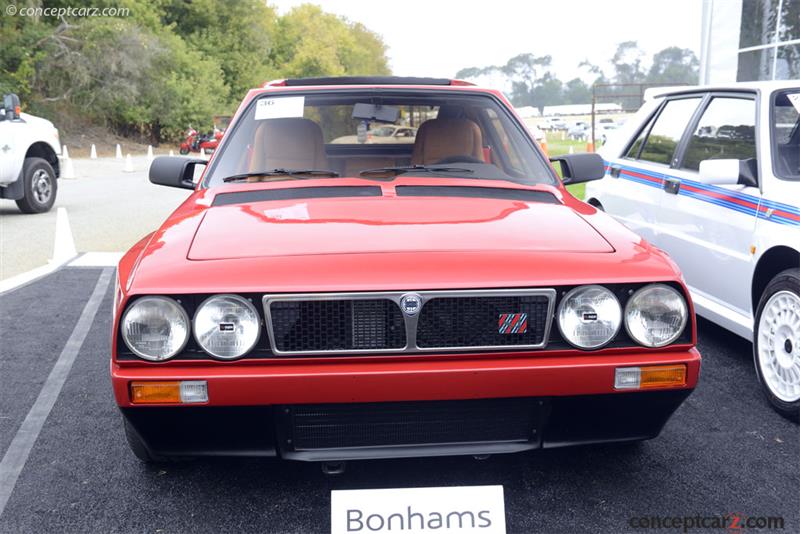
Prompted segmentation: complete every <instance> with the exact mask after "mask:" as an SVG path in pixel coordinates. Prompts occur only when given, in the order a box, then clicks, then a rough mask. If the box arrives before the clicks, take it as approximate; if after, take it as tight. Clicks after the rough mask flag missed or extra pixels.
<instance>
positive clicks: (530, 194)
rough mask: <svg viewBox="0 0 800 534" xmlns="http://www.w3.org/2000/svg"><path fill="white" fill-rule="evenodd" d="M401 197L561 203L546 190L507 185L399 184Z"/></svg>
mask: <svg viewBox="0 0 800 534" xmlns="http://www.w3.org/2000/svg"><path fill="white" fill-rule="evenodd" d="M396 191H397V196H399V197H461V198H499V199H503V200H521V201H523V202H544V203H547V204H559V202H558V199H557V198H556V197H555V196H554V195H552V194H550V193H548V192H546V191H532V190H530V189H508V188H505V187H473V186H461V185H399V186H397V188H396Z"/></svg>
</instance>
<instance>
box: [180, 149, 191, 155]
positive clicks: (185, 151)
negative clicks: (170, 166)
mask: <svg viewBox="0 0 800 534" xmlns="http://www.w3.org/2000/svg"><path fill="white" fill-rule="evenodd" d="M178 152H179V153H180V155H181V156H185V155H186V154H188V153H189V149H188V148H181V149H180V150H179V151H178Z"/></svg>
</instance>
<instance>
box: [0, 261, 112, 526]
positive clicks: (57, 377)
mask: <svg viewBox="0 0 800 534" xmlns="http://www.w3.org/2000/svg"><path fill="white" fill-rule="evenodd" d="M113 272H114V271H113V270H112V269H103V272H101V273H100V278H99V279H98V280H97V285H95V286H94V291H93V292H92V296H91V297H89V301H88V302H87V303H86V306H84V308H83V312H81V316H80V318H79V319H78V322H77V324H76V325H75V328H74V329H73V330H72V334H71V335H70V336H69V339H68V340H67V344H66V345H64V349H63V350H62V351H61V354H60V355H59V356H58V360H56V363H55V365H53V370H52V371H50V375H49V376H48V377H47V380H46V381H45V383H44V386H43V387H42V390H41V391H40V392H39V396H38V397H37V398H36V402H34V403H33V406H32V407H31V409H30V411H29V412H28V415H26V416H25V420H24V421H23V422H22V425H20V427H19V429H18V430H17V433H16V435H14V439H13V440H12V441H11V445H9V446H8V450H6V453H5V455H4V456H3V460H2V461H0V516H2V515H3V510H5V508H6V504H7V503H8V499H9V498H10V497H11V493H12V492H13V491H14V486H15V485H16V484H17V479H18V478H19V475H20V473H21V472H22V468H23V467H25V462H27V461H28V456H29V455H30V453H31V450H32V449H33V446H34V444H35V443H36V439H37V438H38V437H39V433H40V432H41V431H42V427H43V426H44V423H45V421H47V416H48V415H50V411H51V410H52V409H53V406H54V405H55V403H56V400H58V396H59V394H60V393H61V388H63V387H64V382H66V380H67V376H69V372H70V370H71V369H72V364H73V363H74V362H75V358H76V356H77V355H78V351H79V350H80V349H81V346H82V345H83V341H84V340H85V339H86V335H87V334H88V333H89V329H90V328H91V327H92V323H93V322H94V317H95V315H96V314H97V310H98V308H100V304H101V303H102V302H103V297H104V296H105V294H106V289H108V284H109V282H110V281H111V275H112V273H113Z"/></svg>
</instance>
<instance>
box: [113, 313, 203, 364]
mask: <svg viewBox="0 0 800 534" xmlns="http://www.w3.org/2000/svg"><path fill="white" fill-rule="evenodd" d="M122 339H123V340H125V344H126V345H128V348H129V349H131V351H133V353H134V354H136V355H137V356H139V357H140V358H144V359H145V360H150V361H153V362H160V361H163V360H168V359H170V358H172V357H173V356H175V355H176V354H178V353H179V352H180V351H181V350H183V347H185V346H186V342H187V341H188V340H189V316H188V315H186V312H185V311H184V309H183V308H182V307H181V305H180V304H178V303H177V302H175V301H174V300H172V299H171V298H167V297H143V298H140V299H138V300H137V301H136V302H134V303H133V304H132V305H131V306H130V307H129V308H128V309H127V310H126V311H125V315H123V316H122Z"/></svg>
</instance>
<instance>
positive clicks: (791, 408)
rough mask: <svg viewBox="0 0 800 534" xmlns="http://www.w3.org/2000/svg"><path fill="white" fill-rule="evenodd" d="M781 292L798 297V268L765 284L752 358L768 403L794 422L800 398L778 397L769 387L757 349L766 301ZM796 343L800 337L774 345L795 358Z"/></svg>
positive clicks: (798, 417)
mask: <svg viewBox="0 0 800 534" xmlns="http://www.w3.org/2000/svg"><path fill="white" fill-rule="evenodd" d="M781 292H786V293H789V294H793V295H794V296H796V297H797V298H798V299H800V269H787V270H785V271H782V272H781V273H778V275H776V276H775V277H774V278H773V279H772V280H771V281H770V283H769V284H768V285H767V288H766V289H765V290H764V293H763V294H762V295H761V299H760V300H759V303H758V310H757V312H756V317H755V330H756V331H755V335H754V336H753V360H754V363H755V368H756V375H757V376H758V381H759V382H760V383H761V387H762V388H763V390H764V394H765V395H766V396H767V399H768V400H769V402H770V404H772V406H773V408H775V410H776V411H777V412H778V413H780V414H781V415H783V416H784V417H786V418H788V419H790V420H792V421H795V422H800V399H798V400H795V401H792V402H788V401H786V400H783V399H781V398H779V397H778V396H777V395H776V394H775V392H774V391H773V390H772V389H771V388H770V386H769V384H768V381H767V380H765V378H764V374H763V372H762V367H761V364H762V363H763V362H761V360H760V358H761V356H760V351H759V343H760V342H763V341H762V332H761V328H762V325H761V317H762V315H763V313H764V309H765V307H766V306H767V303H769V302H770V299H771V298H772V297H773V296H774V295H776V294H778V293H781ZM784 296H787V295H784ZM797 313H800V310H798V311H797ZM798 344H800V339H794V340H791V339H789V340H786V341H785V342H784V346H783V347H776V350H784V351H785V352H786V353H787V354H785V355H784V357H788V358H791V357H792V356H791V354H792V353H794V354H795V356H794V357H795V358H796V357H797V356H796V354H797V352H798V351H800V347H798V346H797V345H798Z"/></svg>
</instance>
